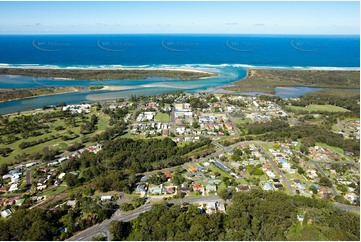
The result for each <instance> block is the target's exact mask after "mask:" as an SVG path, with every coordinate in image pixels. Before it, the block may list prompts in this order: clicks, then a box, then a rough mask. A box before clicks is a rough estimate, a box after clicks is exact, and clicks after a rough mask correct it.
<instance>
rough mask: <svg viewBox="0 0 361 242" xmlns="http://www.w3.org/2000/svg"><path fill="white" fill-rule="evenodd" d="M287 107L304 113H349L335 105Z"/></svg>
mask: <svg viewBox="0 0 361 242" xmlns="http://www.w3.org/2000/svg"><path fill="white" fill-rule="evenodd" d="M286 107H288V108H290V109H293V110H296V111H297V110H302V111H308V112H317V111H326V112H349V110H347V109H345V108H342V107H338V106H334V105H314V104H311V105H308V106H307V107H299V106H292V105H287V106H286Z"/></svg>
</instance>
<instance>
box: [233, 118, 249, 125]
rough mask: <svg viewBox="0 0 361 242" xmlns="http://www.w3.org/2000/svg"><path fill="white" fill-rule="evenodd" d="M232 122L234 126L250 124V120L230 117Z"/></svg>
mask: <svg viewBox="0 0 361 242" xmlns="http://www.w3.org/2000/svg"><path fill="white" fill-rule="evenodd" d="M232 119H233V122H235V123H236V124H245V123H252V122H253V121H252V119H250V118H235V117H232Z"/></svg>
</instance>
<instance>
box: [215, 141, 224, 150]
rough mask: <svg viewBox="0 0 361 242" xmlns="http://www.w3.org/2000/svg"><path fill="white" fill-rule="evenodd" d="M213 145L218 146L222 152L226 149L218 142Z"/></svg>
mask: <svg viewBox="0 0 361 242" xmlns="http://www.w3.org/2000/svg"><path fill="white" fill-rule="evenodd" d="M212 144H214V145H215V146H217V147H218V148H220V149H221V150H223V149H224V146H223V145H221V144H220V143H218V142H216V141H212Z"/></svg>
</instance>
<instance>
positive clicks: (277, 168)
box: [259, 145, 295, 196]
mask: <svg viewBox="0 0 361 242" xmlns="http://www.w3.org/2000/svg"><path fill="white" fill-rule="evenodd" d="M259 147H260V149H261V150H262V151H263V153H264V154H265V155H266V156H267V158H268V160H269V162H270V163H271V165H272V166H273V169H275V170H276V172H277V173H278V175H279V176H280V177H281V179H282V181H283V182H284V184H286V186H287V188H288V190H289V191H290V195H291V196H294V195H295V191H294V190H293V188H292V186H291V182H290V181H289V180H288V178H287V177H286V176H285V175H284V174H283V172H282V171H281V169H280V168H279V167H278V166H277V164H276V163H275V162H274V161H273V158H272V157H271V156H270V155H269V154H268V153H267V151H266V150H265V149H264V148H263V147H262V146H261V145H260V146H259Z"/></svg>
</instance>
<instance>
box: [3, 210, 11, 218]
mask: <svg viewBox="0 0 361 242" xmlns="http://www.w3.org/2000/svg"><path fill="white" fill-rule="evenodd" d="M11 214H12V212H11V210H10V209H5V210H4V211H2V212H1V216H2V217H3V218H7V217H9V216H10V215H11Z"/></svg>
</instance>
